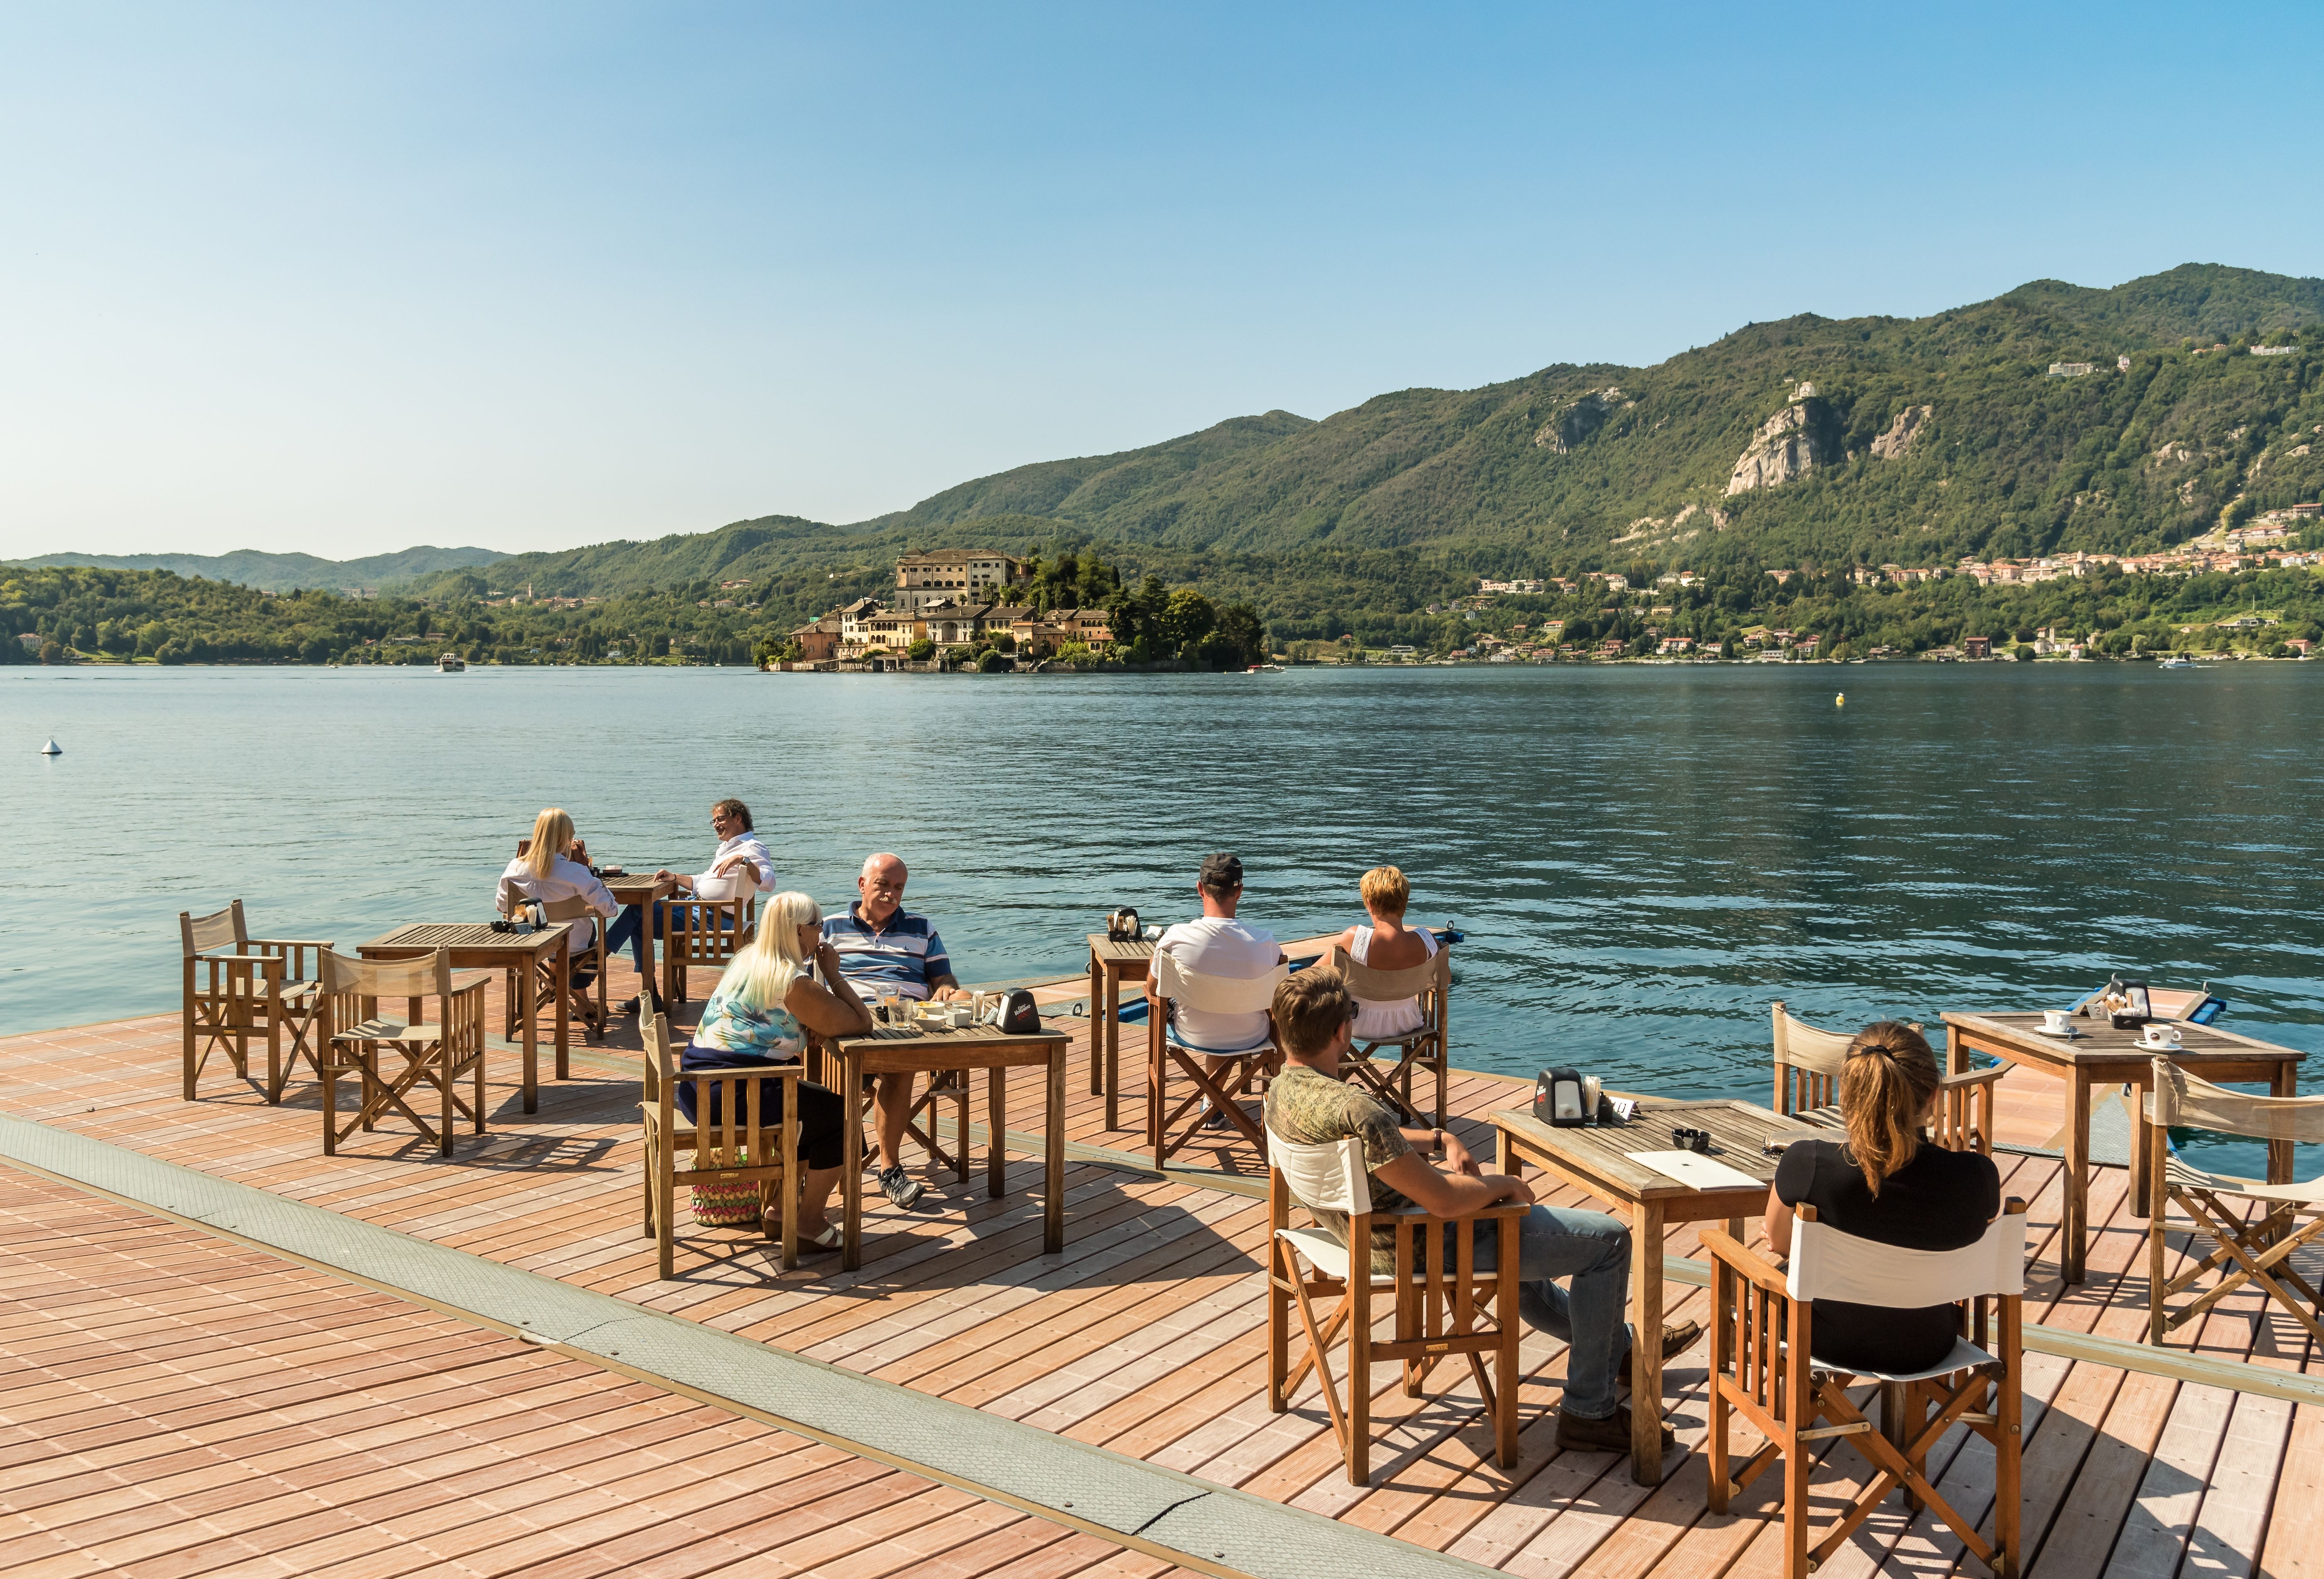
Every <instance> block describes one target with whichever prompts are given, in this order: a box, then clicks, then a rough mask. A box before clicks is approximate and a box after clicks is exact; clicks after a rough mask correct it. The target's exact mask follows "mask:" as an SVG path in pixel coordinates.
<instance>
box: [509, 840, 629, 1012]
mask: <svg viewBox="0 0 2324 1579" xmlns="http://www.w3.org/2000/svg"><path fill="white" fill-rule="evenodd" d="M526 842H528V843H530V840H527V841H526ZM537 903H538V904H539V906H540V918H541V919H542V920H543V921H545V922H549V923H552V924H554V923H558V922H576V921H579V920H581V919H582V918H584V917H585V916H586V918H588V920H589V922H590V923H591V924H590V928H589V946H588V947H587V948H586V949H578V950H575V951H574V952H573V954H572V955H571V956H570V958H569V959H567V965H568V967H569V969H568V972H567V980H568V981H570V982H572V983H573V984H574V985H573V987H572V996H571V998H570V1000H569V1002H568V1005H567V1006H568V1007H569V1008H570V1009H571V1010H572V1013H573V1017H574V1018H575V1019H576V1020H578V1021H580V1022H581V1033H582V1034H583V1035H584V1036H586V1037H592V1038H595V1039H596V1040H598V1041H603V1040H604V1035H605V1017H606V1008H605V931H606V926H607V923H606V920H605V918H604V916H602V915H599V914H598V913H596V912H595V911H594V910H592V909H590V908H589V902H588V901H587V900H586V899H584V898H582V897H581V896H580V895H578V894H576V895H570V896H568V897H567V898H564V899H543V900H539V901H538V902H537ZM532 965H533V969H535V970H537V971H538V972H539V981H538V983H537V984H536V985H535V986H534V987H533V993H532V1001H533V1005H534V1009H535V1012H536V1013H537V1012H539V1010H540V1009H542V1008H547V1009H549V1011H551V1012H552V1013H553V1012H554V1011H555V1010H556V1007H557V961H556V959H554V958H553V957H552V958H550V959H539V960H535V961H532ZM519 969H522V967H521V966H517V967H511V969H510V970H509V982H508V991H507V992H506V993H504V994H503V995H502V996H503V999H504V1000H505V1004H506V1013H505V1014H503V1020H504V1021H505V1022H506V1024H505V1028H504V1029H503V1032H502V1034H503V1036H506V1037H509V1038H511V1039H513V1038H514V1037H515V1035H516V1033H517V1024H516V1014H517V1003H518V1001H519V1000H518V995H517V989H516V987H517V984H516V972H517V971H518V970H519ZM591 978H594V979H591ZM591 987H595V989H596V995H595V1001H594V1002H593V1001H591V996H590V988H591Z"/></svg>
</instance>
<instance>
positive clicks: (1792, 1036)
mask: <svg viewBox="0 0 2324 1579" xmlns="http://www.w3.org/2000/svg"><path fill="white" fill-rule="evenodd" d="M1774 1014H1775V1061H1776V1062H1777V1063H1779V1064H1790V1065H1791V1066H1792V1067H1793V1068H1794V1069H1806V1070H1808V1071H1810V1072H1811V1073H1813V1074H1817V1075H1821V1076H1823V1077H1824V1078H1826V1079H1834V1080H1836V1079H1840V1069H1841V1067H1842V1066H1843V1065H1845V1064H1846V1063H1847V1062H1848V1044H1849V1042H1853V1041H1854V1040H1856V1039H1855V1038H1854V1037H1853V1036H1851V1035H1849V1034H1848V1033H1845V1032H1840V1031H1824V1030H1821V1029H1819V1028H1818V1027H1816V1026H1813V1025H1811V1024H1808V1023H1807V1022H1806V1021H1805V1020H1800V1019H1794V1017H1793V1016H1792V1014H1791V1011H1789V1010H1788V1009H1786V1008H1784V1005H1783V1001H1782V1000H1781V999H1780V998H1779V999H1777V1000H1776V1002H1775V1009H1774Z"/></svg>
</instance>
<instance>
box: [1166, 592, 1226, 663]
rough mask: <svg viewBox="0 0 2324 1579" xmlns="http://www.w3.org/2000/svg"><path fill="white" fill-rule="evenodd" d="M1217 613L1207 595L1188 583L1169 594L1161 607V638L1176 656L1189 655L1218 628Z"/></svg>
mask: <svg viewBox="0 0 2324 1579" xmlns="http://www.w3.org/2000/svg"><path fill="white" fill-rule="evenodd" d="M1218 623H1219V613H1218V610H1216V609H1215V608H1213V606H1212V604H1211V601H1210V599H1208V598H1206V597H1204V596H1203V594H1202V593H1200V592H1196V591H1194V589H1193V588H1192V587H1181V588H1179V589H1178V590H1177V591H1176V592H1172V593H1171V594H1170V601H1169V602H1168V603H1167V605H1166V606H1165V607H1164V609H1163V611H1162V632H1161V634H1162V639H1163V641H1164V642H1165V643H1166V644H1167V646H1168V647H1171V648H1172V649H1173V650H1174V651H1176V653H1177V654H1178V656H1181V657H1186V658H1192V657H1194V656H1195V651H1194V649H1195V648H1196V647H1200V646H1201V645H1202V640H1203V638H1204V637H1206V636H1208V635H1209V634H1210V633H1211V632H1212V631H1213V630H1215V629H1218Z"/></svg>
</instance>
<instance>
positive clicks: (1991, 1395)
mask: <svg viewBox="0 0 2324 1579" xmlns="http://www.w3.org/2000/svg"><path fill="white" fill-rule="evenodd" d="M1702 1244H1703V1248H1704V1249H1705V1250H1706V1251H1707V1252H1709V1253H1710V1255H1711V1321H1712V1339H1711V1355H1712V1360H1713V1364H1714V1369H1713V1371H1712V1372H1711V1442H1710V1446H1711V1464H1710V1470H1711V1510H1712V1511H1713V1512H1715V1513H1725V1512H1726V1511H1727V1509H1728V1504H1729V1501H1731V1500H1732V1499H1734V1498H1736V1497H1738V1496H1740V1495H1741V1494H1742V1492H1743V1490H1744V1488H1745V1487H1747V1486H1748V1485H1750V1484H1751V1483H1752V1482H1753V1481H1755V1480H1757V1478H1758V1477H1759V1475H1760V1474H1762V1473H1765V1472H1766V1470H1767V1469H1768V1468H1769V1467H1770V1466H1771V1465H1772V1464H1775V1462H1776V1461H1778V1460H1779V1459H1780V1460H1781V1461H1782V1463H1783V1465H1784V1574H1785V1575H1786V1579H1801V1576H1802V1575H1804V1574H1809V1573H1812V1572H1813V1571H1814V1570H1815V1568H1816V1567H1817V1566H1819V1565H1821V1564H1822V1563H1824V1562H1825V1561H1827V1560H1829V1559H1830V1558H1831V1555H1832V1554H1833V1553H1834V1552H1835V1551H1837V1550H1838V1549H1839V1548H1840V1543H1841V1542H1843V1541H1845V1540H1846V1539H1847V1538H1849V1535H1851V1534H1852V1533H1854V1531H1855V1530H1856V1529H1857V1527H1858V1525H1860V1524H1862V1523H1863V1521H1864V1520H1865V1519H1867V1517H1869V1516H1870V1514H1871V1512H1872V1510H1873V1509H1875V1508H1877V1506H1879V1504H1880V1503H1881V1502H1882V1501H1884V1500H1885V1499H1886V1497H1887V1495H1888V1493H1889V1492H1891V1491H1894V1490H1895V1489H1896V1488H1898V1487H1899V1486H1901V1487H1903V1488H1904V1492H1905V1495H1906V1498H1907V1500H1908V1501H1910V1502H1911V1504H1912V1506H1913V1507H1914V1509H1915V1510H1919V1509H1921V1508H1923V1507H1926V1508H1928V1509H1930V1510H1933V1511H1934V1512H1935V1513H1936V1514H1937V1515H1938V1517H1939V1518H1941V1519H1943V1520H1944V1522H1945V1523H1946V1524H1947V1525H1948V1526H1949V1527H1950V1529H1951V1530H1952V1532H1953V1533H1954V1534H1955V1535H1956V1536H1958V1537H1960V1540H1961V1544H1962V1545H1964V1546H1965V1547H1968V1548H1969V1553H1970V1555H1971V1556H1974V1557H1976V1558H1977V1560H1978V1562H1980V1563H1983V1564H1985V1565H1987V1567H1988V1568H1990V1569H1991V1570H1992V1571H1993V1572H1994V1573H1995V1574H2001V1575H2015V1574H2016V1573H2017V1572H2018V1569H2019V1566H2020V1565H2021V1560H2022V1559H2021V1557H2020V1554H2019V1549H2018V1519H2019V1504H2020V1501H2021V1499H2022V1484H2023V1473H2024V1464H2023V1457H2022V1455H2023V1448H2024V1442H2023V1438H2022V1433H2021V1431H2020V1426H2021V1423H2022V1420H2023V1417H2024V1379H2023V1376H2022V1373H2021V1372H2022V1369H2023V1367H2022V1364H2021V1359H2022V1348H2021V1339H2022V1336H2023V1332H2024V1293H2025V1203H2024V1201H2022V1200H2016V1199H2011V1200H2009V1201H2008V1202H2006V1203H2005V1205H2004V1206H2003V1208H2002V1212H2001V1216H1998V1217H1997V1218H1996V1219H1994V1221H1993V1222H1992V1223H1990V1224H1988V1225H1987V1227H1986V1231H1985V1233H1984V1235H1982V1236H1981V1237H1979V1239H1978V1242H1977V1243H1976V1244H1970V1245H1967V1246H1964V1247H1963V1248H1961V1249H1959V1250H1946V1251H1929V1250H1907V1249H1904V1248H1902V1247H1900V1246H1897V1245H1893V1244H1877V1243H1876V1242H1874V1241H1872V1240H1869V1239H1862V1238H1858V1237H1856V1236H1855V1235H1849V1234H1842V1233H1840V1231H1838V1230H1837V1229H1834V1228H1832V1227H1831V1226H1828V1225H1826V1224H1823V1223H1820V1222H1818V1221H1817V1220H1816V1213H1815V1208H1814V1207H1810V1206H1803V1207H1800V1208H1799V1212H1798V1216H1797V1219H1796V1220H1795V1222H1794V1225H1793V1228H1792V1258H1791V1263H1790V1265H1789V1266H1788V1267H1787V1268H1784V1269H1782V1270H1778V1269H1777V1268H1776V1267H1775V1264H1774V1263H1772V1262H1769V1261H1768V1260H1767V1259H1766V1257H1765V1256H1763V1255H1761V1254H1759V1253H1757V1252H1756V1251H1753V1250H1751V1249H1749V1248H1748V1247H1747V1246H1745V1245H1744V1244H1742V1243H1741V1242H1740V1241H1738V1239H1736V1238H1735V1237H1734V1235H1730V1234H1729V1233H1727V1232H1726V1231H1725V1230H1723V1229H1719V1228H1708V1227H1707V1228H1705V1229H1703V1230H1702ZM1818 1299H1836V1300H1842V1301H1846V1302H1848V1303H1850V1304H1857V1305H1870V1306H1874V1307H1877V1308H1886V1309H1897V1310H1903V1309H1917V1308H1924V1307H1927V1306H1932V1305H1956V1306H1958V1307H1959V1308H1960V1319H1961V1328H1962V1330H1961V1332H1960V1335H1959V1336H1956V1337H1955V1339H1954V1341H1953V1346H1952V1348H1951V1350H1950V1352H1949V1353H1947V1354H1945V1355H1944V1356H1943V1357H1942V1358H1941V1359H1940V1360H1939V1361H1938V1362H1937V1363H1935V1364H1934V1365H1932V1366H1928V1367H1926V1368H1923V1369H1921V1370H1916V1371H1909V1372H1877V1371H1865V1370H1861V1369H1857V1368H1853V1367H1849V1368H1845V1369H1844V1368H1842V1367H1840V1366H1836V1365H1831V1364H1828V1363H1824V1362H1822V1361H1821V1360H1820V1359H1818V1358H1816V1357H1815V1353H1816V1349H1815V1330H1814V1320H1813V1313H1814V1302H1815V1301H1816V1300H1818ZM1800 1354H1807V1355H1809V1356H1810V1358H1809V1360H1808V1363H1806V1364H1804V1365H1803V1364H1801V1363H1798V1361H1797V1356H1798V1355H1800ZM1858 1382H1874V1383H1877V1385H1878V1387H1879V1390H1880V1400H1881V1411H1880V1412H1881V1426H1882V1429H1881V1430H1879V1431H1877V1432H1876V1430H1875V1429H1874V1427H1873V1424H1872V1422H1871V1421H1870V1420H1868V1419H1867V1418H1865V1417H1864V1415H1863V1414H1862V1413H1860V1412H1859V1411H1858V1409H1857V1407H1856V1405H1855V1403H1854V1402H1853V1401H1852V1400H1850V1399H1849V1396H1848V1389H1849V1387H1850V1386H1851V1385H1854V1384H1856V1383H1858ZM1738 1414H1740V1415H1741V1416H1743V1418H1745V1419H1746V1420H1748V1422H1749V1423H1750V1424H1751V1425H1752V1426H1754V1427H1756V1428H1757V1429H1758V1430H1759V1431H1760V1433H1761V1434H1762V1435H1763V1436H1764V1437H1766V1443H1765V1445H1764V1446H1761V1447H1760V1449H1759V1450H1758V1451H1757V1453H1755V1454H1753V1455H1751V1457H1750V1458H1749V1459H1748V1460H1747V1461H1746V1462H1745V1463H1744V1464H1743V1465H1742V1466H1741V1468H1740V1469H1738V1470H1735V1471H1734V1472H1733V1473H1731V1474H1730V1473H1729V1446H1728V1436H1729V1429H1730V1428H1731V1426H1732V1424H1733V1417H1734V1416H1735V1415H1738ZM1825 1421H1829V1422H1831V1423H1830V1424H1824V1423H1822V1422H1825ZM1955 1426H1966V1427H1967V1428H1969V1429H1970V1430H1972V1431H1974V1432H1976V1433H1977V1434H1978V1435H1979V1436H1981V1437H1984V1438H1985V1439H1986V1440H1987V1442H1988V1443H1989V1444H1991V1446H1992V1447H1993V1452H1994V1483H1993V1492H1994V1504H1993V1533H1992V1535H1991V1537H1990V1538H1987V1536H1985V1535H1984V1534H1982V1533H1980V1532H1979V1531H1978V1529H1976V1528H1975V1526H1973V1525H1972V1524H1970V1522H1969V1520H1968V1519H1966V1518H1965V1517H1964V1516H1963V1515H1962V1514H1961V1512H1960V1510H1958V1509H1957V1508H1955V1507H1954V1506H1953V1505H1952V1503H1950V1501H1946V1500H1945V1498H1944V1497H1943V1496H1941V1494H1940V1493H1939V1492H1938V1491H1937V1490H1936V1488H1935V1487H1934V1486H1932V1484H1931V1483H1930V1482H1929V1478H1928V1469H1927V1465H1928V1455H1929V1450H1930V1449H1931V1448H1932V1447H1934V1446H1936V1445H1937V1443H1938V1442H1939V1441H1940V1440H1941V1439H1942V1438H1943V1437H1944V1436H1945V1434H1946V1433H1947V1432H1948V1431H1950V1429H1952V1428H1954V1427H1955ZM1826 1437H1846V1438H1848V1439H1849V1442H1850V1443H1851V1445H1853V1446H1855V1447H1856V1448H1858V1450H1859V1451H1861V1452H1862V1453H1863V1455H1865V1457H1867V1459H1869V1460H1870V1461H1871V1463H1872V1466H1873V1468H1874V1469H1875V1470H1876V1471H1877V1472H1878V1473H1877V1474H1875V1475H1874V1476H1873V1477H1872V1480H1871V1483H1870V1484H1869V1485H1867V1487H1866V1488H1865V1489H1864V1491H1863V1492H1862V1493H1861V1494H1860V1495H1858V1496H1857V1497H1855V1498H1853V1499H1851V1500H1850V1501H1849V1502H1848V1504H1847V1506H1846V1507H1845V1509H1844V1510H1842V1512H1841V1513H1840V1517H1839V1518H1838V1519H1836V1520H1834V1521H1833V1522H1832V1523H1831V1524H1830V1525H1828V1526H1826V1527H1825V1528H1824V1529H1821V1531H1815V1530H1812V1529H1811V1528H1810V1524H1809V1519H1810V1513H1811V1510H1810V1507H1809V1499H1808V1472H1809V1469H1810V1468H1811V1464H1810V1459H1811V1458H1812V1455H1813V1452H1814V1448H1813V1446H1812V1444H1813V1443H1815V1442H1817V1441H1819V1440H1821V1439H1823V1438H1826ZM1955 1494H1956V1495H1958V1494H1959V1493H1958V1492H1956V1493H1955ZM1816 1536H1820V1537H1821V1538H1820V1539H1815V1540H1814V1544H1813V1545H1812V1546H1811V1544H1810V1542H1811V1539H1812V1538H1813V1537H1816Z"/></svg>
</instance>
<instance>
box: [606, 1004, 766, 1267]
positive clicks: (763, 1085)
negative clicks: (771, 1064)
mask: <svg viewBox="0 0 2324 1579" xmlns="http://www.w3.org/2000/svg"><path fill="white" fill-rule="evenodd" d="M598 979H599V980H600V981H602V980H604V976H603V975H602V974H601V975H600V976H599V977H598ZM774 1085H775V1082H774V1081H772V1080H768V1081H765V1082H762V1083H761V1085H760V1086H759V1088H758V1089H759V1090H760V1091H764V1090H767V1089H768V1088H770V1087H773V1086H774ZM782 1090H783V1097H784V1100H783V1124H782V1131H781V1139H780V1141H779V1145H780V1146H781V1148H782V1155H781V1158H780V1161H781V1162H782V1165H783V1176H782V1178H781V1180H779V1181H778V1182H777V1184H776V1186H775V1188H776V1189H779V1190H781V1191H782V1201H781V1205H782V1208H783V1236H782V1261H781V1263H780V1264H781V1266H782V1269H783V1271H790V1270H791V1269H792V1268H793V1267H796V1266H797V1265H798V1219H799V1201H800V1198H801V1196H802V1191H801V1190H800V1189H799V1183H800V1180H799V1165H798V1143H799V1094H798V1081H797V1080H793V1081H790V1082H789V1083H788V1085H787V1086H785V1087H783V1088H782ZM758 1099H759V1098H758V1096H757V1094H756V1093H755V1092H754V1093H753V1094H752V1097H751V1100H752V1102H753V1103H756V1102H757V1101H758ZM753 1116H755V1114H754V1115H753Z"/></svg>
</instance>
